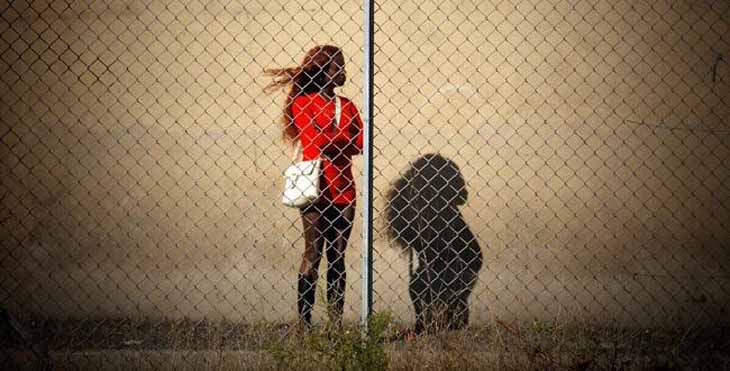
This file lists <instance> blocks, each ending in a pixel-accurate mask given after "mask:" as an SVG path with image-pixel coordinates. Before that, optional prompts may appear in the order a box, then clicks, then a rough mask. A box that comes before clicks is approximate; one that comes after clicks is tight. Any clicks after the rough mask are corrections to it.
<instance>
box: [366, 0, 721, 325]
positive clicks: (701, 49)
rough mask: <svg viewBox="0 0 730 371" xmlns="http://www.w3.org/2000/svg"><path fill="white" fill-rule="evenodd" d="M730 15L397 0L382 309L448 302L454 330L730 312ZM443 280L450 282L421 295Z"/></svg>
mask: <svg viewBox="0 0 730 371" xmlns="http://www.w3.org/2000/svg"><path fill="white" fill-rule="evenodd" d="M727 14H728V7H727V4H720V3H717V2H691V3H690V2H679V3H677V2H640V3H636V2H624V1H611V2H607V1H582V2H577V3H575V2H565V1H521V2H510V1H502V2H435V1H434V2H423V1H405V2H387V1H386V2H380V3H379V8H378V9H377V13H376V17H375V19H376V22H377V25H378V32H377V33H376V42H377V44H378V50H377V54H376V56H375V63H376V74H375V76H376V77H375V80H376V86H377V88H376V89H377V90H376V100H375V101H376V105H377V110H376V117H375V122H376V138H375V143H376V144H375V146H376V160H375V167H376V168H377V170H376V173H377V174H378V175H379V177H378V179H377V180H376V187H377V189H378V190H379V191H380V194H381V195H386V194H387V193H388V192H391V194H390V196H385V197H382V198H381V200H382V202H381V203H380V205H381V209H380V210H381V213H379V214H378V215H385V216H384V217H381V219H380V222H379V223H376V226H377V228H379V230H380V231H381V233H380V234H381V235H382V236H383V238H382V239H381V240H379V241H378V247H379V248H377V250H378V251H380V252H381V255H380V256H379V257H378V258H377V259H376V263H375V269H376V270H377V271H378V273H379V276H378V279H377V281H376V282H377V283H376V291H377V294H378V297H377V299H376V303H378V304H379V305H380V308H381V309H385V308H399V309H398V312H399V313H407V312H409V311H411V310H412V309H411V308H409V306H413V305H415V304H416V303H417V302H422V303H425V305H426V306H427V307H428V308H431V310H436V309H437V308H440V307H446V308H447V309H442V311H444V310H445V311H446V312H447V315H446V319H447V321H446V322H447V323H446V324H447V325H450V326H460V321H463V318H459V317H458V316H457V317H454V316H453V314H448V312H449V311H456V312H463V313H465V314H467V313H468V314H470V317H471V318H470V319H471V320H472V321H476V322H490V321H492V322H493V321H494V320H495V319H503V320H513V319H523V320H524V319H525V318H542V319H544V318H553V319H554V318H561V319H568V320H575V319H588V320H590V321H593V322H594V323H607V322H609V321H618V323H633V324H641V325H646V326H649V325H669V324H677V323H696V322H697V321H708V322H713V321H715V320H717V318H719V316H722V315H723V314H724V313H726V310H725V309H724V303H726V302H727V299H728V290H727V278H728V274H727V268H726V267H725V264H724V262H725V261H727V258H728V255H727V252H728V250H727V241H728V228H727V220H728V199H730V198H729V197H728V196H730V195H729V194H728V187H727V186H726V185H725V183H726V180H727V177H728V167H727V164H725V162H724V161H723V159H724V158H726V157H727V155H728V129H727V122H726V121H727V120H726V118H727V117H728V113H729V112H728V104H727V103H728V102H727V98H726V97H727V96H728V94H727V93H728V85H727V78H725V77H722V73H719V72H718V71H719V70H721V69H723V68H725V67H723V64H724V59H725V56H724V53H727V52H726V51H725V50H726V49H727V47H728V40H727V36H726V32H727V30H728V24H727V21H726V16H727ZM434 154H438V156H433V155H434ZM408 192H415V193H416V195H410V194H407V193H408ZM419 192H420V193H424V192H425V193H428V192H430V193H432V195H431V196H424V195H423V194H418V193H419ZM404 193H405V194H404ZM400 203H402V204H403V205H399V204H400ZM388 213H390V214H388ZM388 215H390V217H388ZM414 224H418V228H416V229H418V230H414V228H415V226H414ZM424 228H426V229H431V232H430V233H428V232H424V231H423V229H424ZM388 237H390V238H388ZM399 239H400V241H399ZM399 242H400V243H399ZM394 244H395V245H400V246H401V247H403V248H404V249H405V252H406V253H405V254H403V256H402V257H400V258H399V257H398V256H397V254H394V253H392V252H389V251H387V246H389V245H394ZM421 245H425V247H424V246H421ZM419 248H420V249H423V250H422V251H418V249H419ZM429 249H432V250H433V251H429ZM409 262H412V263H409ZM439 264H440V265H439ZM470 264H471V265H472V266H471V268H466V269H465V268H464V266H465V265H466V266H467V267H469V265H470ZM412 266H417V267H419V268H417V270H416V271H415V272H416V274H415V275H414V274H413V270H412V269H413V268H412ZM409 267H411V268H410V270H409ZM409 271H410V274H409ZM459 272H460V273H459ZM473 272H478V274H477V275H478V280H477V281H476V282H475V283H471V281H470V280H471V279H472V277H471V274H472V273H473ZM425 273H430V274H431V275H435V276H436V277H439V278H438V279H440V280H443V281H444V282H441V283H440V285H441V286H444V287H445V288H443V289H441V290H440V291H439V290H436V291H437V292H436V293H434V294H433V295H431V294H420V293H419V290H416V289H414V288H420V287H421V286H423V281H424V279H423V278H422V277H421V276H420V275H421V274H425ZM409 276H410V277H413V278H412V279H411V280H410V284H408V283H407V282H408V281H409V280H408V279H406V278H405V277H409ZM459 280H461V281H459ZM450 282H452V283H450ZM426 286H427V287H432V288H433V287H435V286H438V285H437V283H433V284H431V285H428V284H427V285H426ZM409 288H410V293H411V295H410V298H409V299H410V300H406V298H407V296H406V295H405V293H406V292H409ZM434 295H435V296H434ZM445 301H446V302H449V301H451V302H452V304H446V305H445V304H444V302H445ZM464 301H468V306H467V305H466V303H464ZM465 306H466V307H467V308H469V309H470V310H469V311H468V312H467V311H466V310H463V309H460V308H463V307H465ZM424 315H428V316H431V314H428V310H426V311H425V312H424ZM409 318H413V317H412V314H409ZM432 321H435V320H434V319H432ZM614 323H615V322H614ZM437 324H438V323H437ZM440 325H444V324H443V323H441V324H440Z"/></svg>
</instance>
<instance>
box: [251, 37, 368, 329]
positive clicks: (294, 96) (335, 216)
mask: <svg viewBox="0 0 730 371" xmlns="http://www.w3.org/2000/svg"><path fill="white" fill-rule="evenodd" d="M265 72H266V73H267V75H269V76H273V77H274V81H273V82H272V83H271V84H269V85H268V86H267V87H266V89H267V90H268V91H271V90H275V89H278V88H285V87H289V94H288V95H287V99H286V104H285V107H284V115H283V117H282V124H283V138H284V140H285V141H288V142H290V143H294V142H296V141H299V142H300V143H301V146H302V160H305V161H306V160H313V159H316V158H321V159H322V160H323V161H322V175H321V178H320V187H321V197H320V199H319V200H318V201H316V202H315V203H313V204H312V205H309V206H307V207H305V208H303V209H301V212H300V213H301V217H302V224H303V227H304V253H303V254H302V262H301V265H300V267H299V277H298V283H297V291H298V295H297V309H298V313H299V320H300V323H302V324H303V325H304V326H306V327H309V326H311V323H312V307H313V306H314V300H315V289H316V285H317V278H318V274H319V273H318V271H319V261H320V258H321V256H322V251H323V250H324V251H325V253H326V255H327V304H328V305H327V307H328V315H329V319H330V321H331V323H332V324H334V325H336V326H339V325H340V324H341V322H342V313H343V310H344V304H345V284H346V274H345V249H346V248H347V241H348V239H349V238H350V232H351V230H352V222H353V219H354V216H355V182H354V180H353V176H352V168H351V164H352V162H351V159H352V156H353V155H357V154H360V153H361V151H362V121H361V119H360V115H359V113H358V110H357V107H355V105H354V104H353V103H352V102H351V101H350V100H348V99H346V98H342V97H340V102H341V115H340V118H339V124H338V120H337V118H336V117H335V110H336V108H335V107H336V102H335V98H336V96H335V88H336V87H340V86H342V85H343V84H344V83H345V81H346V79H347V78H346V75H345V59H344V57H343V55H342V50H340V48H338V47H335V46H331V45H323V46H316V47H314V48H312V49H311V50H309V51H308V52H307V53H306V55H305V56H304V60H303V61H302V64H301V65H300V66H298V67H292V68H280V69H268V70H266V71H265Z"/></svg>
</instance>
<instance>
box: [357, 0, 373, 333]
mask: <svg viewBox="0 0 730 371" xmlns="http://www.w3.org/2000/svg"><path fill="white" fill-rule="evenodd" d="M363 1H364V3H363V11H364V13H365V19H364V23H363V25H364V27H363V32H364V34H365V61H364V65H363V66H364V68H363V72H364V77H365V82H364V84H363V109H364V111H365V112H364V120H363V125H364V127H363V130H364V133H363V157H364V161H363V162H364V164H363V167H364V171H363V173H364V176H363V197H362V198H363V202H362V203H363V227H362V233H363V236H362V237H363V238H362V243H363V252H362V312H361V313H360V322H361V325H362V326H363V329H364V331H365V332H367V331H368V322H369V320H370V314H371V313H372V311H373V127H372V126H373V67H374V52H373V46H374V42H373V40H374V38H375V35H374V33H375V27H374V25H375V4H374V1H375V0H363Z"/></svg>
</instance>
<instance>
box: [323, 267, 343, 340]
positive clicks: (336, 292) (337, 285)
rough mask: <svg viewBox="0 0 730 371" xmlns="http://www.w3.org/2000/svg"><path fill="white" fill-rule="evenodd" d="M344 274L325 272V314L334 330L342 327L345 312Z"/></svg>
mask: <svg viewBox="0 0 730 371" xmlns="http://www.w3.org/2000/svg"><path fill="white" fill-rule="evenodd" d="M346 282H347V280H346V279H345V274H344V273H340V272H333V273H330V272H329V271H328V272H327V314H328V316H329V321H330V324H331V325H332V326H333V327H334V328H338V329H339V328H340V327H341V326H342V314H343V313H344V311H345V283H346Z"/></svg>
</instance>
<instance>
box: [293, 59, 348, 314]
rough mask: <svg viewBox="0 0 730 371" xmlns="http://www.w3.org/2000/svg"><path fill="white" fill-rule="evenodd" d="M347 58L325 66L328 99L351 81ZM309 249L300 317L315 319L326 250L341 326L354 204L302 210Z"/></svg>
mask: <svg viewBox="0 0 730 371" xmlns="http://www.w3.org/2000/svg"><path fill="white" fill-rule="evenodd" d="M344 66H345V60H344V57H343V56H342V54H336V55H335V56H334V57H333V58H332V61H331V62H330V63H329V64H328V65H327V66H326V67H325V68H324V69H323V73H324V76H325V77H326V78H325V82H324V84H323V86H322V87H321V88H320V91H319V94H320V95H321V96H323V97H325V98H327V99H330V100H333V99H334V98H335V88H336V87H340V86H342V85H344V84H345V82H346V81H347V75H346V73H345V67H344ZM340 152H341V149H338V148H333V149H332V150H328V151H326V152H324V154H325V155H326V156H328V157H330V158H334V157H336V156H338V155H340ZM301 216H302V224H303V228H304V240H305V241H304V242H305V249H304V253H303V254H302V262H301V265H300V267H299V274H300V283H299V285H301V287H300V288H299V295H300V297H299V301H298V303H299V305H300V309H299V312H300V319H301V320H303V321H304V322H305V323H306V324H307V325H309V323H310V321H311V317H310V316H311V315H310V314H309V313H310V312H311V307H312V305H313V304H314V287H315V285H316V281H317V278H318V276H319V264H320V260H321V257H322V254H323V252H324V254H325V255H326V256H327V308H328V311H327V312H328V315H329V319H330V321H331V322H332V323H333V324H334V325H336V326H339V325H340V324H341V320H342V313H343V310H344V299H345V284H346V267H345V249H346V248H347V241H348V240H349V238H350V232H351V231H352V222H353V219H354V217H355V207H354V205H349V206H344V207H342V206H335V205H327V204H321V203H320V204H315V205H312V206H310V207H307V208H306V209H304V210H302V213H301Z"/></svg>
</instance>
